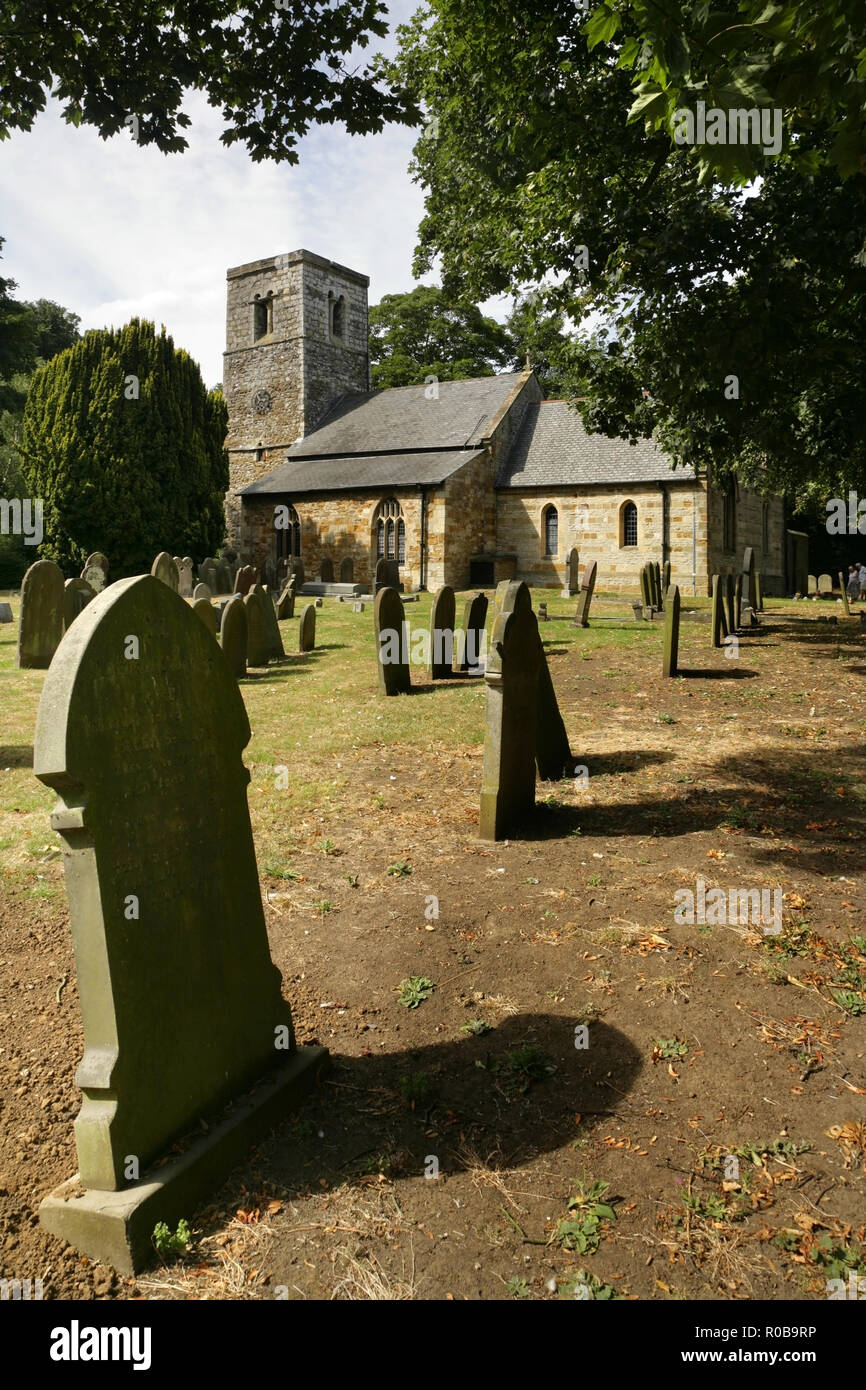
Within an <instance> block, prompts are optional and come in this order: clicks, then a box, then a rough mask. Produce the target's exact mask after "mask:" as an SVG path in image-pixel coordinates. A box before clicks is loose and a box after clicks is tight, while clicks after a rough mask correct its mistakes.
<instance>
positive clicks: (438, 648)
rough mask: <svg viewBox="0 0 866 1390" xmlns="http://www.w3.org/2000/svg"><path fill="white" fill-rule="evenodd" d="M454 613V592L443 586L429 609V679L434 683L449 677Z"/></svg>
mask: <svg viewBox="0 0 866 1390" xmlns="http://www.w3.org/2000/svg"><path fill="white" fill-rule="evenodd" d="M401 606H402V605H401ZM455 613H456V605H455V599H454V590H453V589H452V588H451V587H450V585H448V584H445V585H444V586H443V587H442V588H441V589H439V590H438V591H437V593H436V595H435V596H434V599H433V604H432V607H431V609H430V677H431V679H432V680H434V681H443V680H447V679H448V678H449V677H450V675H451V671H452V667H453V665H454V622H455Z"/></svg>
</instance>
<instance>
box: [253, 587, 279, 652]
mask: <svg viewBox="0 0 866 1390" xmlns="http://www.w3.org/2000/svg"><path fill="white" fill-rule="evenodd" d="M256 588H257V589H258V590H259V593H260V594H261V596H262V600H263V602H264V606H265V630H266V632H267V637H268V656H269V657H270V659H271V661H282V660H283V658H284V656H285V655H286V649H285V647H284V646H283V639H282V637H281V635H280V625H279V623H278V622H277V610H276V608H275V607H274V600H273V596H272V594H271V592H270V590H269V589H263V588H262V586H261V584H257V585H256Z"/></svg>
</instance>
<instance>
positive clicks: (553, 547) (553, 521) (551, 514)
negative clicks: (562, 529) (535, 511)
mask: <svg viewBox="0 0 866 1390" xmlns="http://www.w3.org/2000/svg"><path fill="white" fill-rule="evenodd" d="M558 549H559V512H558V511H557V510H556V508H555V507H547V508H545V512H544V553H545V555H555V554H556V553H557V551H558Z"/></svg>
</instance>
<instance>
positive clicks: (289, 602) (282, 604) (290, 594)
mask: <svg viewBox="0 0 866 1390" xmlns="http://www.w3.org/2000/svg"><path fill="white" fill-rule="evenodd" d="M294 616H295V586H294V584H291V583H289V584H286V586H285V588H284V589H283V592H282V593H281V594H280V596H279V598H278V599H277V619H278V621H279V622H284V621H285V619H286V618H293V617H294Z"/></svg>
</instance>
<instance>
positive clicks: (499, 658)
mask: <svg viewBox="0 0 866 1390" xmlns="http://www.w3.org/2000/svg"><path fill="white" fill-rule="evenodd" d="M541 651H542V647H541V639H540V637H539V635H538V620H537V618H536V616H535V614H534V613H533V611H532V606H531V604H528V603H526V602H518V603H517V604H516V606H515V607H513V608H511V609H510V610H507V609H504V608H500V611H499V614H498V615H497V617H496V619H495V621H494V624H493V631H492V633H491V637H490V644H489V647H488V652H487V669H486V671H485V680H486V681H487V700H486V705H485V714H484V755H483V760H482V772H481V814H480V817H479V825H478V834H479V836H480V838H481V839H482V840H501V839H502V838H503V837H504V836H505V835H507V834H508V833H509V832H510V831H511V829H512V827H513V826H514V825H515V823H517V822H519V821H521V820H522V819H524V818H525V817H526V816H527V815H529V814H530V813H531V811H532V808H533V807H534V805H535V744H536V732H537V721H538V703H539V702H538V672H539V663H540V655H541Z"/></svg>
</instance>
